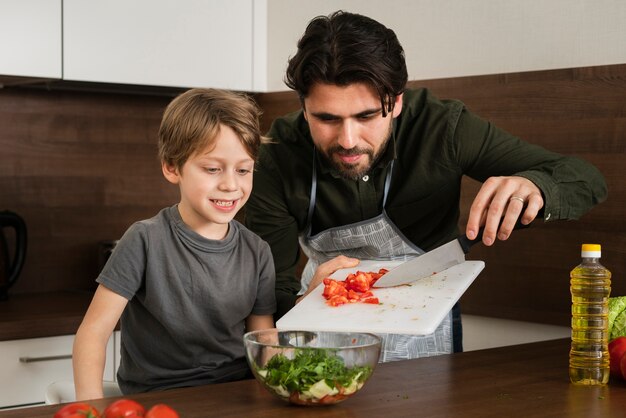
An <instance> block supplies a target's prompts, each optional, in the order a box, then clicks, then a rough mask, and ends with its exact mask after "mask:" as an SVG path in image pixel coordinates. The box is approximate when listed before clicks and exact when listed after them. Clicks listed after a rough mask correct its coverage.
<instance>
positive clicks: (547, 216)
mask: <svg viewBox="0 0 626 418" xmlns="http://www.w3.org/2000/svg"><path fill="white" fill-rule="evenodd" d="M550 216H552V214H551V213H548V214H547V215H546V221H549V220H550Z"/></svg>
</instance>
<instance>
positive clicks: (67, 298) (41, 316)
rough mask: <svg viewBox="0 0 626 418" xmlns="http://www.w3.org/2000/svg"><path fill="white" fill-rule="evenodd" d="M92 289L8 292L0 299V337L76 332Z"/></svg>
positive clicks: (89, 299)
mask: <svg viewBox="0 0 626 418" xmlns="http://www.w3.org/2000/svg"><path fill="white" fill-rule="evenodd" d="M92 297H93V292H92V291H61V292H50V293H29V294H15V295H12V294H10V295H9V298H8V299H7V300H3V301H0V341H7V340H19V339H24V338H38V337H52V336H57V335H69V334H74V333H76V330H78V326H79V325H80V323H81V322H82V320H83V316H84V315H85V312H86V311H87V308H88V307H89V303H90V302H91V298H92Z"/></svg>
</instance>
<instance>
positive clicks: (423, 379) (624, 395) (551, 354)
mask: <svg viewBox="0 0 626 418" xmlns="http://www.w3.org/2000/svg"><path fill="white" fill-rule="evenodd" d="M568 350H569V340H568V339H564V340H554V341H546V342H540V343H532V344H524V345H517V346H510V347H501V348H495V349H489V350H480V351H472V352H467V353H460V354H452V355H445V356H438V357H431V358H424V359H416V360H409V361H400V362H394V363H385V364H380V365H379V366H378V367H377V369H376V370H375V372H374V375H373V376H372V377H371V378H370V380H369V381H368V382H367V383H366V385H365V387H364V388H363V389H362V390H361V392H359V393H358V394H356V395H355V396H354V397H353V398H351V399H348V400H346V401H344V402H343V403H340V404H338V405H334V406H322V407H298V406H291V405H288V404H286V403H283V402H282V401H280V400H278V399H275V398H274V397H273V396H271V395H270V394H269V393H268V392H266V391H265V389H263V388H262V387H261V386H260V384H259V383H258V382H256V381H255V380H247V381H242V382H235V383H226V384H220V385H211V386H200V387H195V388H186V389H175V390H170V391H166V392H160V393H145V394H141V395H135V396H133V397H132V398H133V399H135V400H137V401H139V402H141V403H142V404H144V405H145V406H146V407H149V406H152V405H153V404H155V403H159V402H164V403H167V404H169V405H170V406H172V407H173V408H175V409H176V410H177V411H178V412H179V413H180V415H181V417H209V416H215V417H221V418H224V417H268V418H270V417H272V418H281V417H285V418H286V417H289V418H298V417H320V418H324V417H341V418H351V417H386V418H397V417H412V418H413V417H429V418H430V417H466V418H467V417H480V418H486V417H498V418H502V417H504V418H510V417H524V418H532V417H581V418H583V417H584V418H591V417H603V418H609V417H624V416H626V382H623V381H618V380H615V379H612V380H611V382H610V385H609V386H605V387H577V386H574V385H571V384H570V383H569V377H568V371H567V366H568ZM112 399H114V398H110V399H100V400H95V401H93V402H92V404H93V405H94V406H95V407H96V408H98V409H99V410H101V411H102V410H103V409H104V407H105V406H106V405H107V404H108V403H109V402H111V400H112ZM58 408H59V407H58V406H43V407H36V408H28V409H21V410H12V411H5V412H0V417H2V418H5V417H6V418H8V417H15V418H25V417H29V418H39V417H46V418H49V417H51V416H52V415H53V413H54V412H55V411H56V410H57V409H58Z"/></svg>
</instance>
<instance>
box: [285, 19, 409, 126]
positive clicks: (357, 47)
mask: <svg viewBox="0 0 626 418" xmlns="http://www.w3.org/2000/svg"><path fill="white" fill-rule="evenodd" d="M407 79H408V74H407V69H406V62H405V60H404V50H403V49H402V45H400V42H399V41H398V38H397V37H396V34H395V33H394V32H393V31H392V30H391V29H388V28H386V27H385V26H384V25H382V24H381V23H379V22H377V21H375V20H373V19H370V18H369V17H366V16H362V15H359V14H354V13H348V12H344V11H341V10H340V11H337V12H335V13H332V14H331V15H329V16H318V17H316V18H314V19H313V20H311V22H309V25H308V26H307V28H306V30H305V32H304V34H303V35H302V38H300V40H299V41H298V52H296V55H295V56H293V57H292V58H291V59H290V60H289V65H288V67H287V73H286V75H285V84H287V86H288V87H289V88H291V89H293V90H295V91H296V92H297V93H298V95H299V96H300V100H302V101H303V100H304V98H305V97H306V96H307V95H308V94H309V89H310V88H311V86H313V85H314V84H316V83H324V84H334V85H338V86H347V85H349V84H353V83H366V84H369V85H370V86H372V87H373V88H374V89H376V91H377V92H378V95H379V96H380V101H381V106H382V110H383V114H385V113H386V112H390V111H391V110H392V109H393V105H394V100H395V98H396V96H398V95H399V94H401V93H402V92H403V91H404V89H405V87H406V83H407Z"/></svg>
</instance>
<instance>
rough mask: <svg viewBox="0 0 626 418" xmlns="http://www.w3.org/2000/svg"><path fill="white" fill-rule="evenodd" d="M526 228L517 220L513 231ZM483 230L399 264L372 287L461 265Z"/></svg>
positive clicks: (396, 284)
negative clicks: (470, 237) (471, 236)
mask: <svg viewBox="0 0 626 418" xmlns="http://www.w3.org/2000/svg"><path fill="white" fill-rule="evenodd" d="M528 226H529V225H523V224H522V223H521V222H519V220H518V222H517V223H516V224H515V227H514V228H513V229H522V228H527V227H528ZM483 229H484V228H482V227H481V228H480V229H479V231H478V234H477V236H476V238H475V239H473V240H471V239H469V238H467V235H465V234H463V235H460V236H459V237H458V238H456V239H454V240H452V241H450V242H448V243H447V244H443V245H441V246H439V247H437V248H435V249H434V250H431V251H429V252H427V253H424V254H422V255H420V256H418V257H415V258H413V259H411V260H409V261H406V262H404V263H402V264H400V265H399V266H397V267H395V268H393V269H391V270H389V271H388V272H387V273H385V274H384V275H383V276H382V277H381V278H380V279H378V280H377V281H376V283H374V287H392V286H399V285H402V284H407V283H412V282H414V281H416V280H419V279H423V278H426V277H430V276H432V275H433V274H437V273H439V272H441V271H443V270H445V269H448V268H450V267H452V266H456V265H457V264H461V263H462V262H464V261H465V254H467V253H468V252H469V250H470V248H471V246H472V245H474V244H475V243H477V242H480V241H481V240H482V237H483V232H484V231H483Z"/></svg>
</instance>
